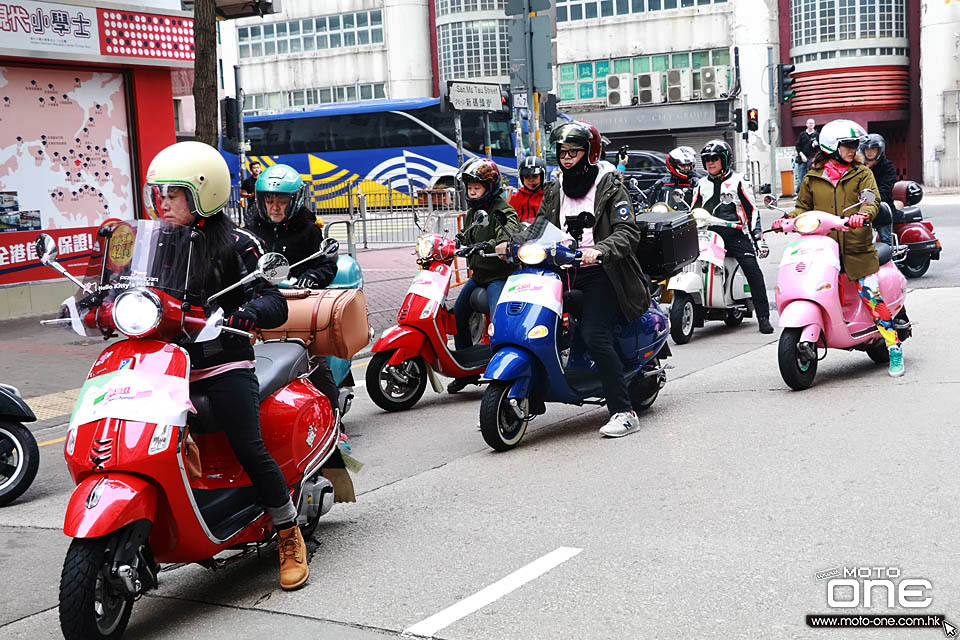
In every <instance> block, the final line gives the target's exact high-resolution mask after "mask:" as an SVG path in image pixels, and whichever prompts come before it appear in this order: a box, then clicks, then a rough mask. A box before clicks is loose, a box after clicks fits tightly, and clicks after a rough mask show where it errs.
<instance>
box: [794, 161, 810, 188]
mask: <svg viewBox="0 0 960 640" xmlns="http://www.w3.org/2000/svg"><path fill="white" fill-rule="evenodd" d="M809 165H810V162H809V161H808V162H800V161H799V160H798V161H797V184H796V185H795V186H794V187H793V192H794V193H800V185H801V184H802V183H803V176H805V175H807V167H808V166H809Z"/></svg>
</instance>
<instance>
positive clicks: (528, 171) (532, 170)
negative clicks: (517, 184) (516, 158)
mask: <svg viewBox="0 0 960 640" xmlns="http://www.w3.org/2000/svg"><path fill="white" fill-rule="evenodd" d="M527 176H540V187H539V188H540V189H543V185H544V183H545V182H546V181H547V163H546V162H544V161H543V159H542V158H538V157H536V156H527V157H526V158H524V159H523V161H522V162H521V163H520V180H521V182H522V181H523V179H524V178H525V177H527Z"/></svg>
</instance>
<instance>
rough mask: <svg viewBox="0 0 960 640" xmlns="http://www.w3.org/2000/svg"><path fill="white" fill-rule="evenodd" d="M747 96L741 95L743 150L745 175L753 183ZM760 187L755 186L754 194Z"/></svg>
mask: <svg viewBox="0 0 960 640" xmlns="http://www.w3.org/2000/svg"><path fill="white" fill-rule="evenodd" d="M747 109H748V107H747V94H746V93H741V94H740V122H741V124H742V126H743V148H744V154H743V155H744V158H745V160H744V162H746V163H747V164H746V168H745V169H744V173H749V174H750V182H751V183H753V167H752V166H751V164H750V127H749V125H748V124H747ZM758 186H759V185H753V189H754V193H756V190H757V187H758Z"/></svg>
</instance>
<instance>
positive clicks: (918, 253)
mask: <svg viewBox="0 0 960 640" xmlns="http://www.w3.org/2000/svg"><path fill="white" fill-rule="evenodd" d="M893 199H894V201H896V202H897V203H898V204H899V203H901V202H902V203H903V204H904V207H903V208H902V209H901V208H899V207H898V208H897V210H896V211H893V212H892V217H893V241H894V247H895V248H896V247H898V246H899V248H901V249H906V255H905V256H904V257H903V259H902V260H898V261H897V267H898V268H899V269H900V271H901V272H902V273H903V275H905V276H907V277H908V278H919V277H920V276H922V275H923V274H925V273H926V272H927V269H929V268H930V261H931V260H939V259H940V250H941V248H942V247H941V246H940V241H939V240H938V239H937V236H936V235H935V234H934V233H933V223H932V222H930V221H929V220H924V219H923V212H922V211H920V207H918V206H916V205H917V203H918V202H920V200H922V199H923V189H922V188H921V187H920V185H919V184H917V183H916V182H913V181H911V180H901V181H900V182H898V183H897V184H895V185H894V186H893Z"/></svg>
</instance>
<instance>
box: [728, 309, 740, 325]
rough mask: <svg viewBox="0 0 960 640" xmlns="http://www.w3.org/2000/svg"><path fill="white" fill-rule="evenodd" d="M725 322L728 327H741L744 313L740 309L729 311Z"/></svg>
mask: <svg viewBox="0 0 960 640" xmlns="http://www.w3.org/2000/svg"><path fill="white" fill-rule="evenodd" d="M723 322H724V323H725V324H726V325H727V326H728V327H737V326H740V323H742V322H743V311H741V310H740V309H728V310H727V313H726V314H724V316H723Z"/></svg>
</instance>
